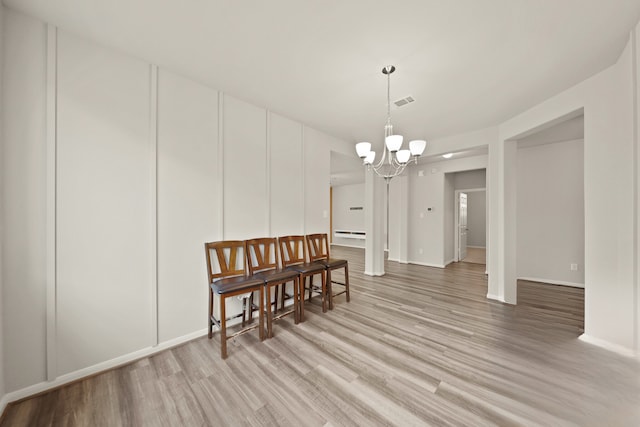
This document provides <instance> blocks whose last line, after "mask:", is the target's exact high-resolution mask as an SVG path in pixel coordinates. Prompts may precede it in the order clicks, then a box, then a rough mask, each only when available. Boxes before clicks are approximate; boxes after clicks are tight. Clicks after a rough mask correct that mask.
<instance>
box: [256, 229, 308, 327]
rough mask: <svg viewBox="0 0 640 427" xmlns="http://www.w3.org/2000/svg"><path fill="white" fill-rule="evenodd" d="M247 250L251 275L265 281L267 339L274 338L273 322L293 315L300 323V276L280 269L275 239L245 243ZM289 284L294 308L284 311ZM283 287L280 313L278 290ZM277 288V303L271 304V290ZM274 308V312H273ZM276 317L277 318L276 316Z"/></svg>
mask: <svg viewBox="0 0 640 427" xmlns="http://www.w3.org/2000/svg"><path fill="white" fill-rule="evenodd" d="M245 244H246V247H247V250H246V252H245V253H246V256H247V265H248V266H249V274H250V275H252V276H253V277H255V278H259V279H262V280H264V290H265V305H266V309H267V337H268V338H271V337H273V321H274V320H278V319H280V318H282V317H284V316H287V315H289V314H293V317H294V322H295V323H296V324H297V323H298V321H299V304H300V285H299V283H300V280H299V278H300V276H299V274H298V272H297V271H293V270H283V269H280V268H278V243H277V239H276V238H275V237H265V238H262V239H250V240H246V241H245ZM289 282H292V283H293V308H292V309H291V310H287V311H285V310H284V288H285V285H286V284H287V283H289ZM279 287H282V294H281V298H282V300H281V301H282V310H283V312H282V313H281V314H279V315H275V314H276V313H277V311H278V288H279ZM273 288H276V294H275V301H274V303H273V304H272V303H271V290H272V289H273ZM272 306H273V312H272V309H271V308H272ZM274 315H275V316H274Z"/></svg>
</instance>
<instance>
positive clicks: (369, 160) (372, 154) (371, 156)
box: [364, 151, 376, 165]
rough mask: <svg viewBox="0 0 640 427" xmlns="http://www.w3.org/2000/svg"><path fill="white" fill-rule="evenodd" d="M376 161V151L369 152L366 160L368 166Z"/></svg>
mask: <svg viewBox="0 0 640 427" xmlns="http://www.w3.org/2000/svg"><path fill="white" fill-rule="evenodd" d="M375 159H376V152H375V151H369V154H367V156H366V157H365V159H364V163H365V164H367V165H371V164H373V161H374V160H375Z"/></svg>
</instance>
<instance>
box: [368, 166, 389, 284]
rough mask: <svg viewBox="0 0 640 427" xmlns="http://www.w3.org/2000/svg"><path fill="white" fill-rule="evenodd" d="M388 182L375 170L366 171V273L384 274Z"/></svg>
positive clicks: (371, 274) (370, 274)
mask: <svg viewBox="0 0 640 427" xmlns="http://www.w3.org/2000/svg"><path fill="white" fill-rule="evenodd" d="M385 191H386V183H385V182H384V180H383V179H382V178H380V177H378V176H376V174H375V173H374V172H373V170H370V171H367V172H366V173H365V184H364V209H365V211H364V214H365V215H364V216H365V221H364V223H365V231H366V233H367V238H366V241H365V242H366V243H365V256H364V274H366V275H368V276H382V275H384V243H385V242H384V240H385V236H384V232H385V224H384V211H385V209H386V207H385V205H384V200H385Z"/></svg>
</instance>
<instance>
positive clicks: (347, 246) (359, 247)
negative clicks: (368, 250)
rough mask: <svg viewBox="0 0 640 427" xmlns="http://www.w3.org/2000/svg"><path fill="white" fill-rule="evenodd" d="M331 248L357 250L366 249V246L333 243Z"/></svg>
mask: <svg viewBox="0 0 640 427" xmlns="http://www.w3.org/2000/svg"><path fill="white" fill-rule="evenodd" d="M331 246H343V247H345V248H356V249H364V246H356V245H345V244H342V243H335V242H333V243H331Z"/></svg>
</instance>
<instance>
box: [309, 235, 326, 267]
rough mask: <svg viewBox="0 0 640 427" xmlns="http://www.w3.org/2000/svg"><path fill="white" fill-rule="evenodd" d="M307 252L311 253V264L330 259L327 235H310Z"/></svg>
mask: <svg viewBox="0 0 640 427" xmlns="http://www.w3.org/2000/svg"><path fill="white" fill-rule="evenodd" d="M307 250H308V252H309V261H310V262H314V261H318V260H321V259H329V239H328V238H327V234H326V233H318V234H308V235H307Z"/></svg>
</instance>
